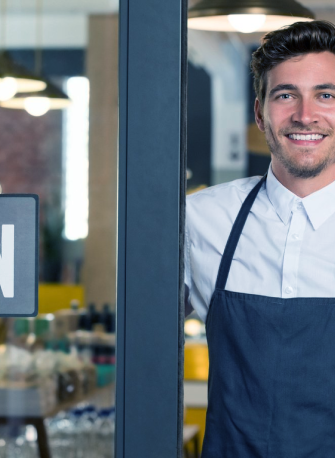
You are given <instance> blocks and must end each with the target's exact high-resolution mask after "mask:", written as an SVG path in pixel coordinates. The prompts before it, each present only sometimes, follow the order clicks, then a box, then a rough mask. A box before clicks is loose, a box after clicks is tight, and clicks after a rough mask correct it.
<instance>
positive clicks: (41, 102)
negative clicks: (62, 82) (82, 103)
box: [0, 82, 71, 116]
mask: <svg viewBox="0 0 335 458" xmlns="http://www.w3.org/2000/svg"><path fill="white" fill-rule="evenodd" d="M70 104H71V100H70V98H69V97H68V96H67V95H66V94H65V93H64V92H63V91H61V90H60V89H59V88H58V87H57V86H55V85H54V84H52V83H50V82H47V84H46V88H45V89H44V91H39V92H35V93H22V94H16V95H15V96H14V97H12V98H11V99H9V100H6V101H4V102H0V106H1V107H3V108H12V109H16V110H26V111H27V112H28V113H29V114H31V115H32V116H42V115H44V114H45V113H46V112H47V111H49V110H61V109H63V108H67V107H68V106H69V105H70Z"/></svg>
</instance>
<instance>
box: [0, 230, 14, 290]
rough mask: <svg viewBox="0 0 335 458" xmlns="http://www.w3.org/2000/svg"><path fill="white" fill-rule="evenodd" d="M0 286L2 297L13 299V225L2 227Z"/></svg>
mask: <svg viewBox="0 0 335 458" xmlns="http://www.w3.org/2000/svg"><path fill="white" fill-rule="evenodd" d="M0 285H1V289H2V294H3V295H4V297H14V224H3V225H2V236H1V256H0Z"/></svg>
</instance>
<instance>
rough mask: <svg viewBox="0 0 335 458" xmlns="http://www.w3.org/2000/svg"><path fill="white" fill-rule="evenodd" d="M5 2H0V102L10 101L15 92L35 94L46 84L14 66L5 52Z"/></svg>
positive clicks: (19, 67)
mask: <svg viewBox="0 0 335 458" xmlns="http://www.w3.org/2000/svg"><path fill="white" fill-rule="evenodd" d="M6 18H7V2H6V0H1V41H0V43H1V50H0V101H3V100H7V99H10V98H11V97H13V96H14V95H15V94H16V93H17V92H37V91H42V90H43V89H45V88H46V83H45V82H44V81H43V80H42V79H41V78H39V77H38V76H35V75H33V74H32V73H31V72H29V71H28V70H26V69H25V68H24V67H23V66H21V65H18V64H16V63H15V62H14V61H13V60H12V59H11V57H10V55H9V54H8V53H7V52H5V48H6V45H5V44H6Z"/></svg>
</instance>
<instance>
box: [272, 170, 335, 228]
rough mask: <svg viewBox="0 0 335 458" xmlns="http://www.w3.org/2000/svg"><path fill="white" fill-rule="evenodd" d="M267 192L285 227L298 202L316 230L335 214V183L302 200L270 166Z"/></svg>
mask: <svg viewBox="0 0 335 458" xmlns="http://www.w3.org/2000/svg"><path fill="white" fill-rule="evenodd" d="M266 191H267V195H268V198H269V200H270V202H271V203H272V205H273V207H274V209H275V210H276V212H277V214H278V216H279V218H280V219H281V220H282V221H283V223H284V224H285V225H286V224H288V223H289V221H290V217H291V212H292V210H293V208H294V207H295V206H296V204H297V203H298V202H302V204H303V206H304V209H305V211H306V213H307V216H308V218H309V220H310V222H311V223H312V226H313V228H314V230H317V229H318V228H319V227H320V226H321V225H322V224H323V223H324V222H325V221H326V220H327V219H328V218H329V217H330V216H332V215H333V214H334V213H335V181H333V182H332V183H330V184H329V185H328V186H325V187H324V188H322V189H319V191H316V192H313V193H312V194H310V195H309V196H307V197H304V198H303V199H302V198H300V197H298V196H296V195H295V194H293V192H291V191H289V190H288V189H287V188H285V186H283V185H282V184H281V183H280V182H279V181H278V180H277V178H276V177H275V176H274V174H273V172H272V168H271V164H270V167H269V170H268V175H267V180H266Z"/></svg>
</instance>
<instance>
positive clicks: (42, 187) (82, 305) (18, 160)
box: [0, 0, 118, 458]
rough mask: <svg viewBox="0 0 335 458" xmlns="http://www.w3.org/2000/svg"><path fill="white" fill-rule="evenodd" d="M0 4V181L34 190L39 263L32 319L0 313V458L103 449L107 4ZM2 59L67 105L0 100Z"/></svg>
mask: <svg viewBox="0 0 335 458" xmlns="http://www.w3.org/2000/svg"><path fill="white" fill-rule="evenodd" d="M1 6H2V9H1V14H0V29H1V38H0V52H1V55H2V58H1V59H0V97H2V101H0V137H1V145H0V183H1V186H2V192H3V193H5V194H8V193H14V194H16V193H21V194H22V193H32V194H38V195H39V199H40V222H39V229H40V241H39V248H40V256H39V266H40V268H39V314H38V316H36V317H35V318H24V317H23V318H16V319H14V318H0V458H5V457H6V458H14V457H20V458H25V457H27V458H35V457H38V456H40V457H41V458H58V457H59V458H61V457H65V456H66V457H68V458H85V457H92V456H94V457H97V458H112V457H113V456H114V446H113V444H114V422H115V396H114V395H115V301H116V300H115V294H116V292H115V290H116V286H115V284H116V201H117V144H118V138H117V132H118V106H117V100H118V98H117V91H118V84H117V75H118V2H116V1H107V0H95V1H94V2H93V1H90V2H84V3H83V2H81V1H79V0H69V1H68V2H58V1H55V0H43V1H42V0H37V1H36V2H35V0H26V1H25V2H20V1H15V0H13V1H7V2H5V0H2V1H1ZM4 53H5V57H4ZM8 61H10V62H11V63H12V64H13V63H14V64H15V68H16V69H17V66H20V67H21V69H20V71H21V73H22V71H23V73H25V75H26V76H27V75H28V74H32V75H33V76H34V78H33V80H36V79H42V81H46V82H47V84H48V86H47V89H50V88H52V90H53V91H54V93H55V91H57V90H58V91H62V92H61V93H60V94H58V93H57V97H56V98H57V99H61V98H62V97H63V95H62V93H63V94H64V96H65V98H68V99H69V101H70V103H69V104H68V107H67V108H64V109H60V108H59V103H60V100H58V108H57V109H53V106H52V103H53V102H54V101H55V100H54V99H55V95H53V96H50V97H51V98H49V93H43V94H42V93H38V92H36V93H29V94H28V93H22V92H17V93H16V94H15V93H14V94H12V95H11V96H5V95H2V94H3V92H1V91H2V90H4V91H5V89H6V87H4V83H6V81H4V78H2V79H1V77H4V76H11V77H17V76H18V75H17V74H7V73H6V72H7V69H8V65H7V64H8ZM5 62H7V64H6V65H7V67H6V68H5ZM12 67H13V65H12ZM22 68H23V70H22ZM7 83H8V81H7ZM7 83H6V84H7ZM55 88H56V89H55ZM26 90H27V89H25V91H26ZM41 94H42V96H43V99H42V100H41ZM28 96H29V97H30V102H27V101H25V99H27V98H28ZM32 96H34V97H35V98H37V99H38V100H31V97H32ZM52 97H53V98H52ZM5 99H6V100H5ZM29 103H30V107H29ZM13 104H14V105H13ZM50 104H51V106H50ZM18 105H19V106H20V108H18ZM13 106H15V107H16V108H13ZM0 300H1V294H0Z"/></svg>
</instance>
